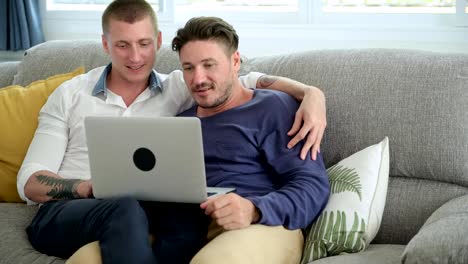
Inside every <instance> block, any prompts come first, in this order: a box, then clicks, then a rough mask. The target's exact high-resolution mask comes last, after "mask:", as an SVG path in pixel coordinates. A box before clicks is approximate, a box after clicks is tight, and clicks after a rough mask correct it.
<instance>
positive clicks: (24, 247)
mask: <svg viewBox="0 0 468 264" xmlns="http://www.w3.org/2000/svg"><path fill="white" fill-rule="evenodd" d="M37 209H38V207H37V206H27V205H25V204H20V203H0V227H1V228H0V237H1V239H0V256H1V257H0V259H1V263H5V264H10V263H11V264H34V263H41V264H63V263H65V260H63V259H60V258H56V257H50V256H47V255H44V254H41V253H39V252H38V251H36V250H34V248H33V247H32V246H31V244H30V243H29V241H28V238H27V235H26V227H27V226H28V225H29V223H30V222H31V220H32V218H33V217H34V215H35V214H36V212H37Z"/></svg>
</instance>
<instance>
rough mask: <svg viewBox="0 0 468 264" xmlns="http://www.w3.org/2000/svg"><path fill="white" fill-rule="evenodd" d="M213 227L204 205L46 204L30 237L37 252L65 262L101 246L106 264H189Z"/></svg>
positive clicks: (29, 229)
mask: <svg viewBox="0 0 468 264" xmlns="http://www.w3.org/2000/svg"><path fill="white" fill-rule="evenodd" d="M208 222H209V219H208V217H207V216H206V215H205V214H204V213H203V211H202V210H201V209H200V207H199V205H198V204H184V203H163V202H148V201H145V202H143V201H137V200H136V199H134V198H130V197H121V198H113V199H76V200H59V201H50V202H47V203H44V204H43V205H42V206H41V207H40V208H39V211H38V212H37V214H36V216H35V217H34V219H33V220H32V222H31V224H30V225H29V226H28V227H27V229H26V232H27V235H28V238H29V241H30V242H31V245H32V246H33V247H34V248H35V249H36V250H38V251H39V252H41V253H44V254H47V255H52V256H57V257H61V258H65V259H66V258H69V257H70V256H71V255H72V254H73V253H74V252H75V251H77V250H78V249H79V248H80V247H82V246H84V245H86V244H88V243H90V242H93V241H99V244H100V247H101V255H102V261H103V263H104V264H107V263H112V264H114V263H117V264H120V263H127V264H128V263H141V264H145V263H158V264H160V263H176V264H177V263H181V264H183V263H189V262H190V259H191V258H192V257H193V256H194V255H195V254H196V253H197V252H198V250H200V249H201V248H202V247H203V246H204V245H205V243H206V236H207V229H208ZM149 233H151V234H153V236H154V242H153V244H152V245H151V243H150V241H149V239H148V237H149Z"/></svg>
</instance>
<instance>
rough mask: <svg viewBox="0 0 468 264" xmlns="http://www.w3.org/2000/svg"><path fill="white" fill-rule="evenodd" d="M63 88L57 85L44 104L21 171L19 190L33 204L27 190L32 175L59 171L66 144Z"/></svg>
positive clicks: (18, 182) (19, 173) (65, 112)
mask: <svg viewBox="0 0 468 264" xmlns="http://www.w3.org/2000/svg"><path fill="white" fill-rule="evenodd" d="M63 85H66V84H63ZM62 92H63V89H60V87H59V88H58V89H56V90H55V91H54V92H53V93H52V94H51V95H50V96H49V98H48V100H47V102H46V104H45V105H44V106H43V107H42V109H41V111H40V113H39V122H38V127H37V129H36V132H35V134H34V137H33V139H32V141H31V144H30V145H29V149H28V152H27V153H26V156H25V158H24V161H23V164H22V165H21V168H20V170H19V171H18V175H17V189H18V194H19V196H20V198H21V199H23V200H24V201H26V202H27V204H30V205H31V204H35V203H34V202H33V201H31V200H29V199H28V198H27V197H26V195H25V193H24V187H25V185H26V182H27V181H28V180H29V177H31V175H32V174H33V173H35V172H37V171H40V170H48V171H52V172H54V173H57V172H58V170H59V168H60V165H61V163H62V160H63V157H64V154H65V150H66V147H67V142H68V126H67V122H66V120H67V116H66V114H67V111H66V107H65V105H66V102H64V96H63V94H62Z"/></svg>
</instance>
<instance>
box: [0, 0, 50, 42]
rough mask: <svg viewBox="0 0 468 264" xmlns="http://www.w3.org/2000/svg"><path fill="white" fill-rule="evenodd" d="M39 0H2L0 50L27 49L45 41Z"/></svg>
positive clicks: (0, 2)
mask: <svg viewBox="0 0 468 264" xmlns="http://www.w3.org/2000/svg"><path fill="white" fill-rule="evenodd" d="M39 12H40V11H39V0H0V50H25V49H28V48H30V47H32V46H34V45H36V44H39V43H41V42H44V33H43V32H42V26H41V18H40V14H39Z"/></svg>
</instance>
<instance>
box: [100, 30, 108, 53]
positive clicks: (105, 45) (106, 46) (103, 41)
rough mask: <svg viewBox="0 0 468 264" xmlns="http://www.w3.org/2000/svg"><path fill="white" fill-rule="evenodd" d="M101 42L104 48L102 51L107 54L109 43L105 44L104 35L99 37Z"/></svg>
mask: <svg viewBox="0 0 468 264" xmlns="http://www.w3.org/2000/svg"><path fill="white" fill-rule="evenodd" d="M101 42H102V47H103V48H104V51H105V52H106V53H107V54H109V42H107V38H106V35H105V34H102V35H101Z"/></svg>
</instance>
